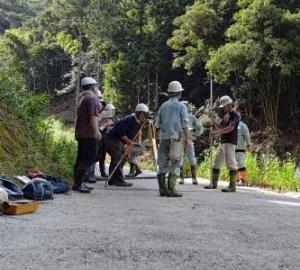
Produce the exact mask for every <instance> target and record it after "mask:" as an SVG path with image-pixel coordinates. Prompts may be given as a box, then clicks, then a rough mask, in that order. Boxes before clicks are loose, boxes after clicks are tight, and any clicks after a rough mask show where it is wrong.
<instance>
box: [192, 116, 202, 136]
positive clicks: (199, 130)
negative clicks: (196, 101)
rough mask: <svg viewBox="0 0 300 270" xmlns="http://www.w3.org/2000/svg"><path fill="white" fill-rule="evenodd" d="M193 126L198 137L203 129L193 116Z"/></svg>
mask: <svg viewBox="0 0 300 270" xmlns="http://www.w3.org/2000/svg"><path fill="white" fill-rule="evenodd" d="M194 126H195V129H196V132H197V135H198V136H200V135H201V134H203V127H202V124H201V121H200V120H199V119H197V118H196V117H195V116H194Z"/></svg>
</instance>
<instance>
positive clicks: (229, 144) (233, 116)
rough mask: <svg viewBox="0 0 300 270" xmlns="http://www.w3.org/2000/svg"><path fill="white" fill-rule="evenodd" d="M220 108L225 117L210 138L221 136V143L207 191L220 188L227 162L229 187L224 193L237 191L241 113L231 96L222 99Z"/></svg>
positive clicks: (206, 187)
mask: <svg viewBox="0 0 300 270" xmlns="http://www.w3.org/2000/svg"><path fill="white" fill-rule="evenodd" d="M219 106H220V108H223V110H224V113H225V116H224V118H223V120H222V121H221V123H220V124H215V129H214V130H212V131H211V132H210V136H213V137H216V136H221V142H220V145H219V147H218V152H217V155H216V157H215V160H214V164H213V168H212V177H211V182H210V184H209V185H208V186H205V187H204V188H205V189H215V188H217V186H218V181H219V176H220V168H221V166H222V164H223V162H224V161H225V163H226V166H227V169H228V170H229V181H230V183H229V187H228V188H224V189H222V191H223V192H235V191H236V176H237V169H238V167H237V163H236V160H235V149H236V145H237V141H238V125H239V121H240V116H239V113H238V112H237V111H236V109H235V106H234V104H233V100H232V99H231V98H230V97H229V96H223V97H221V98H220V105H219Z"/></svg>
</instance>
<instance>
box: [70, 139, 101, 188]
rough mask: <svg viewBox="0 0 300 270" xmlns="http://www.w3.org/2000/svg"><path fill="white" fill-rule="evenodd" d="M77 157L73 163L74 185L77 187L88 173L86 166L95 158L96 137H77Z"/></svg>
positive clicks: (96, 148)
mask: <svg viewBox="0 0 300 270" xmlns="http://www.w3.org/2000/svg"><path fill="white" fill-rule="evenodd" d="M77 142H78V147H77V157H76V162H75V165H74V187H75V188H79V187H80V186H81V185H82V182H83V181H84V178H85V177H86V175H87V173H88V167H89V166H91V165H93V163H94V162H95V161H96V158H97V152H98V139H95V138H81V139H77Z"/></svg>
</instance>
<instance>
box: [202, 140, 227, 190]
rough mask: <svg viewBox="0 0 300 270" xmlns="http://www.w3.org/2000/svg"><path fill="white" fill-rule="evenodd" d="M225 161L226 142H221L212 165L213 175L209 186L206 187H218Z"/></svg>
mask: <svg viewBox="0 0 300 270" xmlns="http://www.w3.org/2000/svg"><path fill="white" fill-rule="evenodd" d="M223 162H224V144H220V145H219V147H218V152H217V155H216V157H215V160H214V164H213V167H212V172H211V173H212V176H211V179H210V184H209V185H208V186H205V187H204V188H205V189H215V188H217V186H218V181H219V176H220V168H221V166H222V163H223Z"/></svg>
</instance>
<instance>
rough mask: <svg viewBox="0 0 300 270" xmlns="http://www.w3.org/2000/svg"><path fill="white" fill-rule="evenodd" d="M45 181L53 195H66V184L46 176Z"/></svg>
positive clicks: (57, 178)
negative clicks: (49, 185) (50, 186)
mask: <svg viewBox="0 0 300 270" xmlns="http://www.w3.org/2000/svg"><path fill="white" fill-rule="evenodd" d="M46 180H47V181H48V182H49V183H50V184H51V185H52V189H53V193H66V192H68V190H69V187H68V184H67V183H66V182H65V181H64V180H62V179H61V178H59V177H56V176H50V175H46Z"/></svg>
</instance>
